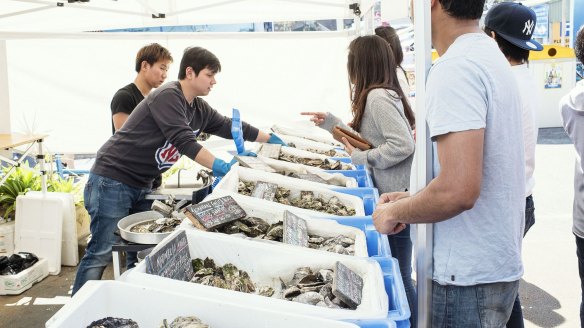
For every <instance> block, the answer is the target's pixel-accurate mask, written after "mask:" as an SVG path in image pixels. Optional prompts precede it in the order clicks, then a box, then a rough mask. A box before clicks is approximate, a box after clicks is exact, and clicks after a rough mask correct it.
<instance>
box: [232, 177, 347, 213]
mask: <svg viewBox="0 0 584 328" xmlns="http://www.w3.org/2000/svg"><path fill="white" fill-rule="evenodd" d="M255 185H256V183H255V182H253V181H243V180H239V185H238V188H237V192H238V193H240V194H242V195H246V196H251V194H252V191H253V190H254V188H255ZM274 200H275V201H276V202H278V203H280V204H284V205H292V206H295V207H300V208H304V209H308V210H313V211H318V212H324V213H328V214H333V215H338V216H353V215H355V213H356V212H355V209H354V208H349V207H347V206H346V205H345V204H343V203H341V201H340V200H339V199H338V198H337V197H331V198H330V199H329V200H328V201H327V200H324V199H323V198H322V197H315V196H314V193H313V192H312V191H301V192H300V197H299V198H293V199H290V190H289V189H286V188H282V187H278V189H277V191H276V197H275V199H274Z"/></svg>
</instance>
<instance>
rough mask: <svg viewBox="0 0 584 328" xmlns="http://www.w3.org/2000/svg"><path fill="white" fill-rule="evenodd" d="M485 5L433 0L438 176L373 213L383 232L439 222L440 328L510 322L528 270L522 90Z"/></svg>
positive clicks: (433, 132)
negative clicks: (487, 28) (486, 18)
mask: <svg viewBox="0 0 584 328" xmlns="http://www.w3.org/2000/svg"><path fill="white" fill-rule="evenodd" d="M484 3H485V1H484V0H431V28H432V44H433V45H434V47H435V49H436V51H437V52H438V54H439V55H440V56H441V57H440V58H439V59H438V60H436V62H435V63H434V66H433V67H432V68H431V70H430V73H429V75H428V80H427V88H426V106H427V111H428V115H427V124H428V128H429V131H430V133H429V135H430V137H431V138H432V141H433V144H432V146H433V152H434V154H433V176H434V179H433V180H432V181H431V182H430V183H429V184H428V185H427V186H426V187H425V188H423V189H422V190H420V191H419V192H418V193H416V194H415V195H412V196H410V195H409V194H408V193H388V194H383V195H382V196H381V197H380V201H379V203H378V204H377V207H376V209H375V212H374V213H373V221H374V224H375V227H376V228H377V230H378V231H380V232H381V233H391V234H395V233H398V232H399V231H401V230H402V229H403V228H404V227H405V224H409V223H434V233H433V236H434V242H433V253H432V255H433V268H432V270H433V272H432V280H433V281H432V303H431V307H432V310H431V312H432V313H431V322H432V326H433V327H504V326H505V324H506V323H507V320H508V319H509V316H510V314H511V309H512V307H513V302H514V301H515V298H516V297H517V291H518V288H519V279H520V278H521V276H522V274H523V264H522V262H521V242H522V237H523V230H524V224H525V220H524V216H525V164H524V154H523V143H522V142H521V140H522V130H521V103H520V99H519V89H518V87H517V83H516V82H515V79H514V77H513V73H512V72H511V68H510V66H509V63H508V62H507V60H506V59H505V57H504V56H503V54H502V53H501V51H500V50H499V48H498V47H497V44H496V43H495V41H494V40H493V39H491V38H489V37H488V36H487V35H485V33H484V32H483V31H482V30H481V29H480V28H479V19H480V17H481V15H482V13H483V8H484ZM510 140H517V141H519V142H510Z"/></svg>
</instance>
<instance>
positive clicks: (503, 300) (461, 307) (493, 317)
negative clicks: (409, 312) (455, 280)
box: [432, 280, 519, 328]
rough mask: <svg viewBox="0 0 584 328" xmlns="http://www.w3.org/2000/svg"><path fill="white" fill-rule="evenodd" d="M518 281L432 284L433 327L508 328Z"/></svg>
mask: <svg viewBox="0 0 584 328" xmlns="http://www.w3.org/2000/svg"><path fill="white" fill-rule="evenodd" d="M518 290H519V280H516V281H512V282H497V283H492V284H481V285H474V286H454V285H440V284H438V283H437V282H435V281H433V282H432V327H434V328H458V327H460V328H475V327H477V328H478V327H480V328H491V327H493V328H495V327H496V328H500V327H505V324H506V323H507V320H508V319H509V315H510V314H511V308H512V307H513V301H514V300H515V297H517V291H518Z"/></svg>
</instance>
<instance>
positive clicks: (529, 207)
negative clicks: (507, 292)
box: [507, 195, 535, 328]
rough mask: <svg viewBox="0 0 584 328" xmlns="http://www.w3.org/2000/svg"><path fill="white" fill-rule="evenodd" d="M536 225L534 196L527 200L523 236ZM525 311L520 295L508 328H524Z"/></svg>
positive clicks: (528, 197)
mask: <svg viewBox="0 0 584 328" xmlns="http://www.w3.org/2000/svg"><path fill="white" fill-rule="evenodd" d="M534 224H535V205H534V204H533V196H532V195H529V196H527V198H525V229H524V230H523V236H525V235H526V234H527V232H528V231H529V228H531V226H533V225H534ZM523 327H524V325H523V310H521V301H519V294H517V298H515V303H513V310H512V311H511V317H509V321H507V328H523Z"/></svg>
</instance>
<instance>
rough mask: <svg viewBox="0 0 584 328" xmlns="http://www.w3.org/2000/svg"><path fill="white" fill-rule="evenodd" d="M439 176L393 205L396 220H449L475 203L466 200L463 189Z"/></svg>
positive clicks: (422, 221) (432, 221)
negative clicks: (455, 187)
mask: <svg viewBox="0 0 584 328" xmlns="http://www.w3.org/2000/svg"><path fill="white" fill-rule="evenodd" d="M443 180H444V179H440V177H437V178H436V179H434V180H432V181H431V182H430V183H429V184H428V186H426V188H424V189H422V190H421V191H420V192H418V193H417V194H415V195H413V196H411V197H407V198H403V199H400V200H398V201H396V202H395V203H394V204H393V206H392V213H393V216H394V218H393V219H394V220H395V221H397V222H401V223H435V222H440V221H444V220H448V219H450V218H452V217H454V216H456V215H458V214H460V213H462V212H464V211H466V210H469V209H471V208H472V206H473V205H474V203H473V204H469V203H468V202H467V201H466V197H465V195H464V191H463V190H455V189H454V188H453V187H451V186H450V183H448V182H447V181H443Z"/></svg>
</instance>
